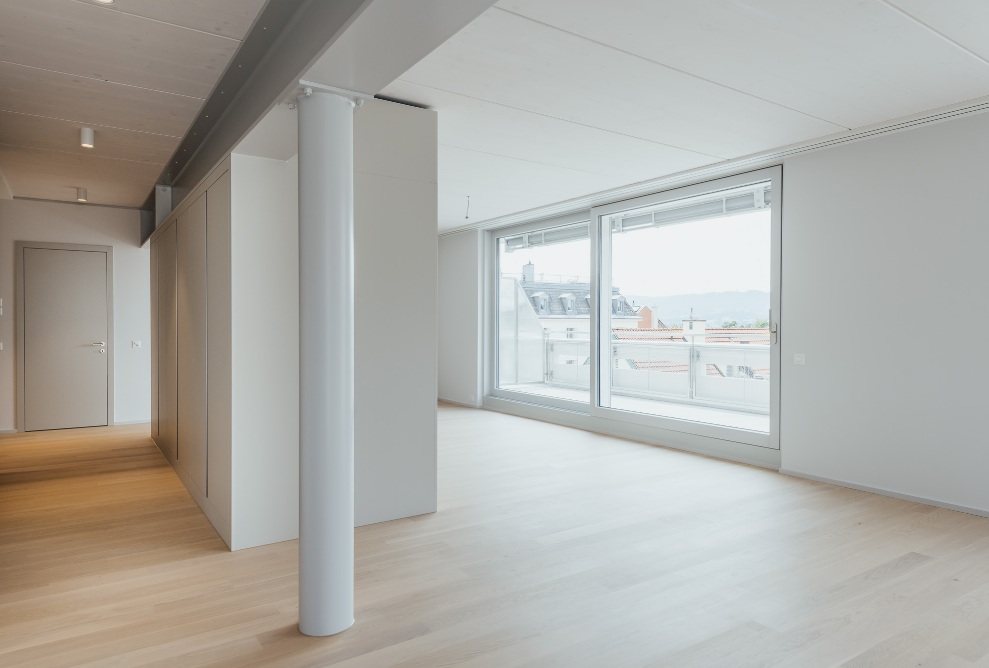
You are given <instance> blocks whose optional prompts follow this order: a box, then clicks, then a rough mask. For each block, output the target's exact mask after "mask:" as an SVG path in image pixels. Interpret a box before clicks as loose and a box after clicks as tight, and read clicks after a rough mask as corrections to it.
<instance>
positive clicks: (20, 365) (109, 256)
mask: <svg viewBox="0 0 989 668" xmlns="http://www.w3.org/2000/svg"><path fill="white" fill-rule="evenodd" d="M28 248H36V249H40V250H67V251H87V252H96V253H105V254H106V320H107V322H106V336H107V339H106V343H107V346H106V348H107V368H106V419H107V426H110V425H112V424H114V414H113V397H114V391H113V358H114V351H115V350H116V348H115V347H114V345H113V344H114V341H113V246H93V245H89V244H62V243H54V242H49V241H15V242H14V284H15V285H14V290H15V292H14V334H15V342H14V345H15V347H16V349H17V381H16V393H15V394H16V408H15V411H14V427H15V428H16V430H17V431H24V422H25V411H24V340H25V331H24V328H25V323H24V317H23V313H24V251H25V250H26V249H28Z"/></svg>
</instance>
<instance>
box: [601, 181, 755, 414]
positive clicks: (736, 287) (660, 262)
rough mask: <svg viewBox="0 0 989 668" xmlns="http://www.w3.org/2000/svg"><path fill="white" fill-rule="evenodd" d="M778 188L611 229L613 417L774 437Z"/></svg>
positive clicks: (684, 205) (617, 220) (640, 217)
mask: <svg viewBox="0 0 989 668" xmlns="http://www.w3.org/2000/svg"><path fill="white" fill-rule="evenodd" d="M769 186H770V184H769V183H763V184H758V185H755V186H748V187H746V188H744V189H735V190H732V191H731V192H724V193H710V194H708V195H705V196H702V197H693V198H690V199H689V200H680V201H677V202H669V203H666V204H664V205H660V206H656V207H652V208H650V209H639V210H630V211H628V212H626V213H625V214H622V215H618V216H612V217H609V218H610V221H611V225H610V226H608V227H605V229H606V230H607V229H610V230H611V267H612V276H611V280H612V288H613V289H612V295H611V309H610V310H609V311H607V312H605V314H606V315H608V317H609V319H610V320H609V325H610V333H611V359H610V360H607V363H608V364H609V365H610V367H611V400H610V407H611V408H617V409H620V410H626V411H633V412H638V413H646V414H650V415H659V416H663V417H669V418H674V419H683V420H690V421H694V422H704V423H708V424H717V425H721V426H727V427H735V428H740V429H747V430H751V431H759V432H765V433H768V432H769V406H770V383H771V378H770V352H771V346H770V333H769V309H770V280H771V279H770V276H771V228H772V213H771V200H772V197H771V191H770V189H769Z"/></svg>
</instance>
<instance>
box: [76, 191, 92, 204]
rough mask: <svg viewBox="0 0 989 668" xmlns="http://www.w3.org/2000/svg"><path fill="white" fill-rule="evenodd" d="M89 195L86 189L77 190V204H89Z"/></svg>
mask: <svg viewBox="0 0 989 668" xmlns="http://www.w3.org/2000/svg"><path fill="white" fill-rule="evenodd" d="M87 194H88V193H86V189H85V188H76V201H77V202H87V201H89V200H88V198H87Z"/></svg>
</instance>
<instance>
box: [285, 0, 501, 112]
mask: <svg viewBox="0 0 989 668" xmlns="http://www.w3.org/2000/svg"><path fill="white" fill-rule="evenodd" d="M494 4H495V0H416V2H409V1H408V0H373V1H372V2H371V3H370V4H369V5H368V6H367V8H366V9H365V10H364V11H362V12H361V13H360V15H359V16H358V17H357V18H356V19H355V20H354V22H353V23H352V24H351V25H350V27H348V28H347V30H346V32H344V33H343V34H342V35H341V36H340V37H339V38H338V39H337V40H336V41H334V42H333V44H332V45H331V46H330V48H329V49H327V51H326V52H325V53H324V54H323V55H322V56H321V57H320V58H319V59H318V60H317V61H316V62H315V63H314V64H313V66H312V67H311V68H310V69H309V70H308V71H307V72H306V73H305V75H303V77H302V78H303V79H306V80H307V81H312V82H315V83H320V84H323V85H326V86H333V87H336V88H343V89H346V90H351V91H357V92H362V93H366V94H368V95H374V94H375V93H378V92H379V91H380V90H381V89H382V88H384V87H385V86H387V85H388V84H390V83H391V82H392V81H394V80H395V79H397V78H398V77H399V76H401V75H402V73H404V72H405V71H407V70H408V69H409V68H410V67H412V66H413V65H415V64H416V63H418V62H419V61H420V60H422V59H423V58H425V57H426V56H427V55H429V54H430V53H431V52H432V51H433V50H434V49H436V47H438V46H439V45H440V44H443V43H444V42H445V41H447V40H448V39H449V38H450V37H452V36H453V35H454V34H456V33H457V32H459V31H460V30H461V29H463V28H464V26H466V25H467V24H469V23H470V22H471V21H473V20H474V19H476V18H477V17H478V16H480V15H481V14H482V13H483V12H484V11H485V10H487V9H489V8H490V7H491V6H492V5H494Z"/></svg>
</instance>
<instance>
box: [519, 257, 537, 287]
mask: <svg viewBox="0 0 989 668" xmlns="http://www.w3.org/2000/svg"><path fill="white" fill-rule="evenodd" d="M535 279H536V265H534V264H532V263H531V262H530V263H528V264H527V265H525V266H524V267H522V282H523V283H535Z"/></svg>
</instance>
